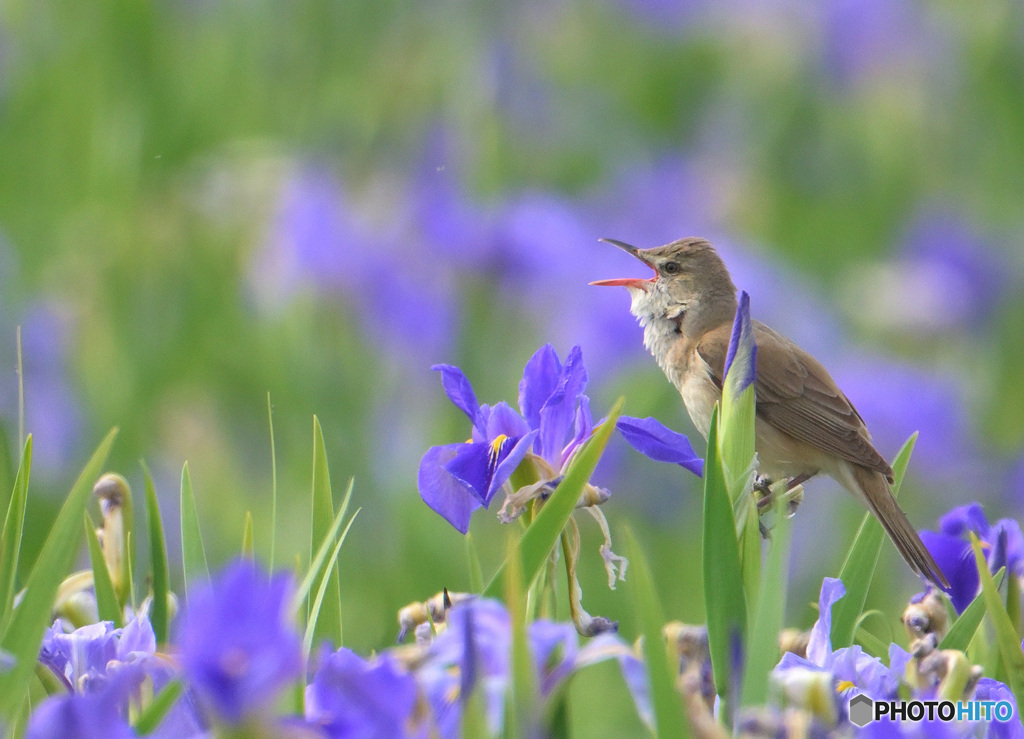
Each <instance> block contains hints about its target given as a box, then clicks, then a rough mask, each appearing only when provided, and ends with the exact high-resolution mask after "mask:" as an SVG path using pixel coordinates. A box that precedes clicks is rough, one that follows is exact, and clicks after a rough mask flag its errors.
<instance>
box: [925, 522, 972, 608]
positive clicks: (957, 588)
mask: <svg viewBox="0 0 1024 739" xmlns="http://www.w3.org/2000/svg"><path fill="white" fill-rule="evenodd" d="M921 541H923V542H924V545H925V546H926V547H927V548H928V551H929V552H931V554H932V557H934V558H935V562H936V564H938V565H939V568H940V569H941V570H942V572H943V573H944V574H945V575H946V579H947V580H949V598H950V600H952V601H953V607H954V608H955V609H956V612H957V613H962V612H963V610H964V609H965V608H967V606H968V605H969V604H970V602H971V601H972V600H974V596H976V595H977V594H978V569H977V567H976V566H975V564H974V554H973V553H972V551H971V545H970V543H969V542H968V541H966V540H965V539H962V538H960V537H959V536H953V535H950V534H937V533H935V532H934V531H922V532H921Z"/></svg>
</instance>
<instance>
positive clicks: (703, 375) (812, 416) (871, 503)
mask: <svg viewBox="0 0 1024 739" xmlns="http://www.w3.org/2000/svg"><path fill="white" fill-rule="evenodd" d="M602 241H605V242H607V243H609V244H612V245H614V246H617V247H619V248H620V249H624V250H625V251H627V252H629V253H630V254H632V255H633V256H634V257H636V258H637V259H639V260H640V261H641V262H643V263H644V264H646V265H647V266H649V267H651V268H652V269H653V270H654V276H653V277H651V278H650V279H641V278H622V279H614V280H599V281H597V282H592V283H590V284H592V285H604V286H621V287H625V288H627V289H628V290H629V293H630V297H631V299H632V305H631V307H630V310H631V312H632V313H633V315H634V316H636V318H637V320H638V321H639V322H640V325H641V326H642V327H643V330H644V346H646V347H647V349H648V350H649V351H650V352H651V354H653V355H654V358H655V359H656V360H657V361H658V364H659V365H660V366H661V369H662V370H663V371H664V372H665V375H666V376H667V377H668V379H669V381H670V382H671V383H672V384H673V385H675V386H676V388H677V389H678V390H679V393H680V394H681V395H682V396H683V403H684V404H685V405H686V410H687V412H688V413H689V414H690V418H691V419H693V423H694V425H695V426H696V427H697V429H698V430H699V431H700V432H701V434H703V435H704V438H705V439H706V438H707V435H708V430H709V427H710V425H711V411H712V409H713V408H714V406H715V403H716V402H717V401H719V400H721V397H722V383H723V380H724V377H723V376H724V372H725V357H726V352H727V351H728V347H729V338H730V336H731V333H732V324H733V319H734V317H735V314H736V308H737V300H736V287H735V285H733V282H732V277H731V276H730V275H729V270H728V269H727V268H726V266H725V263H724V262H723V261H722V258H721V257H719V256H718V253H717V252H716V251H715V249H714V247H712V246H711V244H710V243H709V242H708V241H706V240H705V239H701V238H685V239H680V240H678V241H673V242H672V243H671V244H667V245H665V246H660V247H656V248H654V249H638V248H637V247H635V246H630V245H629V244H625V243H623V242H621V241H614V240H612V239H602ZM752 324H753V327H754V338H755V341H756V343H757V380H756V384H755V389H754V392H755V397H756V408H757V412H756V416H755V421H754V426H755V438H756V441H755V444H756V449H757V456H758V461H759V467H760V469H759V472H760V473H761V474H762V475H763V476H765V477H766V478H768V479H770V480H781V479H788V480H789V481H790V485H791V486H794V485H797V484H799V483H802V482H804V481H806V480H808V479H810V478H811V477H814V476H815V475H817V474H818V473H822V472H823V473H825V474H826V475H828V476H830V477H832V478H833V479H835V480H836V481H837V482H839V484H840V485H842V486H843V487H844V488H846V490H848V491H849V492H850V493H852V494H853V495H854V497H856V498H857V499H858V500H860V501H861V503H863V504H864V505H866V506H867V508H868V509H869V510H870V511H871V512H872V513H873V514H874V515H875V517H876V518H878V521H879V522H880V523H881V524H882V527H883V528H884V529H885V531H886V533H887V534H888V535H889V537H890V538H891V539H892V541H893V544H895V545H896V549H897V550H899V553H900V554H901V555H903V559H905V560H906V561H907V564H909V565H910V567H911V569H913V570H914V571H915V572H917V573H919V574H921V575H923V576H924V577H926V578H927V579H928V580H930V581H931V582H933V583H934V584H936V585H937V586H939V587H943V588H948V587H949V583H948V581H947V580H946V577H945V575H943V574H942V570H941V569H939V566H938V565H937V564H936V563H935V560H934V558H933V557H932V555H931V554H930V553H929V551H928V549H927V548H926V547H925V545H924V543H923V542H922V541H921V537H920V536H918V535H917V531H915V530H914V527H913V526H911V524H910V521H908V520H907V516H906V514H905V513H904V512H903V510H902V509H901V508H900V506H899V504H898V503H897V502H896V498H895V497H893V494H892V489H891V488H890V485H891V484H892V482H893V475H892V468H891V467H890V466H889V464H888V463H887V462H886V461H885V459H884V458H883V457H882V455H881V454H879V453H878V451H877V450H876V449H875V447H874V446H873V445H872V443H871V435H870V434H869V433H868V429H867V426H866V425H865V424H864V419H863V418H861V416H860V414H859V413H858V412H857V409H856V408H854V407H853V404H852V403H850V401H849V399H847V397H846V396H845V395H844V394H843V392H842V390H840V389H839V386H838V385H836V383H835V380H833V379H832V377H831V376H830V375H829V373H828V371H827V370H826V369H825V368H824V367H823V366H822V365H821V363H820V362H818V360H816V359H815V358H814V357H812V356H811V355H810V354H808V353H807V352H805V351H804V350H803V349H801V348H800V347H798V346H797V345H796V344H794V343H793V342H792V341H790V340H789V339H787V338H786V337H785V336H782V335H781V334H779V333H777V332H775V331H773V330H772V329H770V328H768V327H767V326H765V325H764V324H763V323H760V322H758V321H752Z"/></svg>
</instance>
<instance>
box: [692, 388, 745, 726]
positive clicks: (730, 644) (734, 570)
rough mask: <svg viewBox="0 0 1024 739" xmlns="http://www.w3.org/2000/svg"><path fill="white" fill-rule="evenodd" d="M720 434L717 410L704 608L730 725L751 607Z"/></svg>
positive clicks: (711, 444)
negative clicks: (736, 668) (734, 668)
mask: <svg viewBox="0 0 1024 739" xmlns="http://www.w3.org/2000/svg"><path fill="white" fill-rule="evenodd" d="M718 433H719V423H718V406H717V405H716V406H715V409H714V410H713V411H712V413H711V427H710V431H709V433H708V457H707V460H706V462H705V464H704V531H703V538H704V541H703V545H702V550H703V554H704V557H703V573H704V603H705V608H706V609H707V617H708V648H709V651H710V652H711V667H712V671H713V672H714V677H715V690H716V691H717V693H718V695H719V696H720V697H721V698H722V700H723V702H725V706H724V707H723V710H722V711H721V715H722V717H723V718H725V719H728V715H729V711H730V710H731V709H732V705H731V700H730V699H731V693H732V680H733V679H734V677H735V676H734V675H733V674H732V665H733V662H734V661H735V660H737V658H738V657H740V655H741V654H742V649H743V636H744V635H745V633H746V619H747V603H746V598H745V596H744V593H743V571H742V568H741V566H740V554H739V542H738V541H737V539H736V523H735V519H734V518H733V512H732V501H731V500H730V498H729V488H728V484H727V482H726V477H725V470H724V469H722V460H721V457H720V456H719V451H718V450H719V446H718Z"/></svg>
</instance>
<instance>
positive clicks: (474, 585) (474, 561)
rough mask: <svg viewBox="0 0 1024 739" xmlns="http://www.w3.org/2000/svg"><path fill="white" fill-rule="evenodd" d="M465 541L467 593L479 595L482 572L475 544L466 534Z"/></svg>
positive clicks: (482, 581) (482, 586) (482, 582)
mask: <svg viewBox="0 0 1024 739" xmlns="http://www.w3.org/2000/svg"><path fill="white" fill-rule="evenodd" d="M464 538H465V540H466V563H467V566H468V567H469V592H471V593H479V592H480V591H481V590H483V589H484V572H483V569H481V567H480V555H479V554H477V551H476V542H474V541H473V535H472V534H470V533H467V534H466V536H465V537H464Z"/></svg>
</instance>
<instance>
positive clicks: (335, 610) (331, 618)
mask: <svg viewBox="0 0 1024 739" xmlns="http://www.w3.org/2000/svg"><path fill="white" fill-rule="evenodd" d="M333 520H334V501H333V499H332V497H331V474H330V471H329V470H328V468H327V451H326V449H325V447H324V433H323V430H322V429H321V428H320V419H318V418H317V417H316V416H313V525H312V537H311V539H310V544H309V553H310V558H312V556H313V553H314V552H316V550H317V548H318V547H319V546H320V545H321V544H322V543H323V542H324V541H325V540H326V539H327V533H328V531H329V530H330V528H331V521H333ZM328 567H329V568H330V572H329V574H328V576H327V581H326V585H325V588H326V590H325V592H324V601H323V604H322V606H321V609H320V613H319V614H318V617H317V619H316V633H315V634H314V641H316V642H318V643H319V642H322V641H329V642H331V643H332V644H336V645H338V646H340V645H341V644H342V640H341V637H342V634H341V581H340V579H339V577H338V565H337V563H336V562H335V561H334V560H333V559H331V560H330V562H328Z"/></svg>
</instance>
